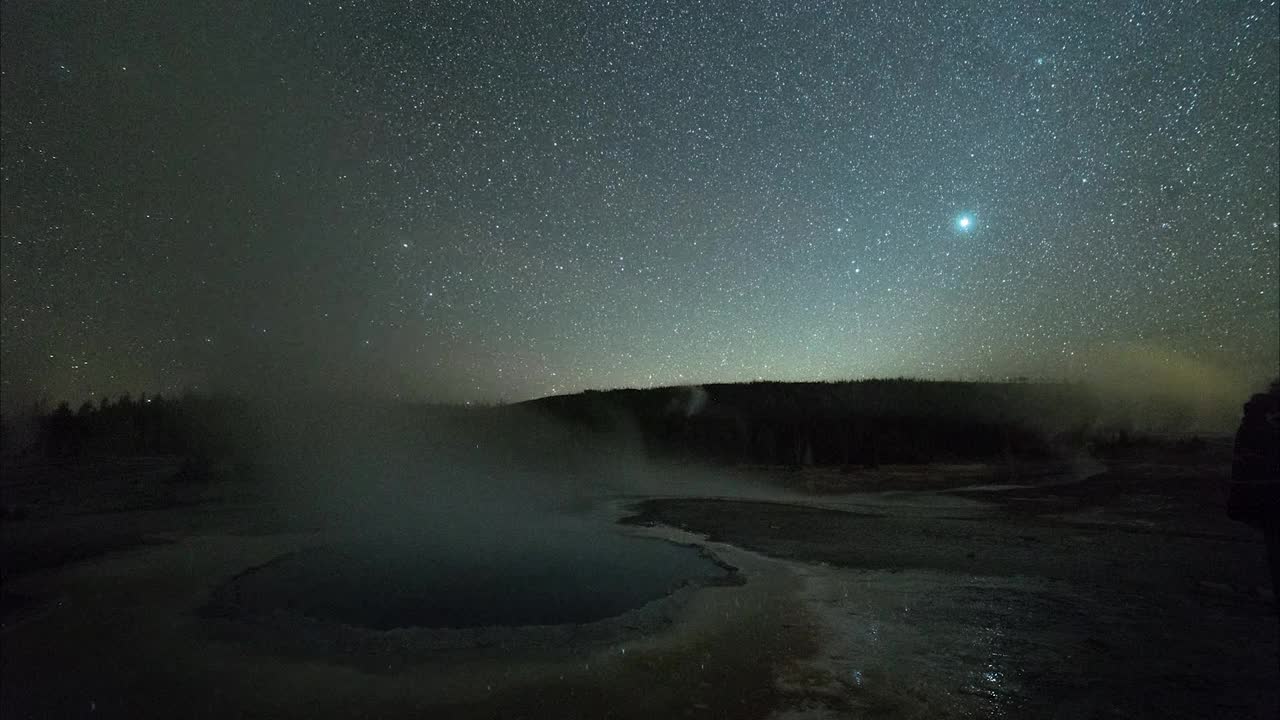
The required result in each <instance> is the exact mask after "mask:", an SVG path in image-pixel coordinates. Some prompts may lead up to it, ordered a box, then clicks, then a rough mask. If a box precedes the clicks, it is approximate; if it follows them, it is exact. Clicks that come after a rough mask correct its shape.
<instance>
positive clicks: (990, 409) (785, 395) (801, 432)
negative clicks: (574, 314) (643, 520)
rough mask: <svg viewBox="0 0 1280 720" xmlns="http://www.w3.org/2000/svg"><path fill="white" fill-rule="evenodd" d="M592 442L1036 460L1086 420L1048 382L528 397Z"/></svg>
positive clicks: (779, 454)
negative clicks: (629, 436) (625, 437)
mask: <svg viewBox="0 0 1280 720" xmlns="http://www.w3.org/2000/svg"><path fill="white" fill-rule="evenodd" d="M527 405H530V406H533V407H536V408H539V409H540V410H542V411H543V412H546V413H548V414H551V415H553V416H555V417H558V418H560V419H562V420H565V421H567V422H570V423H574V424H576V425H579V426H582V427H585V428H588V429H590V430H593V431H595V432H596V433H597V434H599V435H609V434H616V433H625V432H633V433H639V435H640V436H641V438H642V441H643V444H644V447H645V449H646V450H647V451H648V453H649V454H651V455H655V456H674V457H689V458H705V459H714V460H718V461H725V462H741V463H757V464H768V465H792V466H800V465H877V464H880V463H922V462H937V461H948V460H981V459H995V458H1001V457H1007V456H1020V457H1044V456H1048V455H1051V454H1053V453H1054V452H1055V450H1058V449H1060V448H1062V447H1063V446H1073V445H1074V446H1078V445H1080V444H1083V443H1084V441H1085V439H1086V435H1087V433H1088V428H1089V426H1090V423H1091V421H1092V418H1093V417H1094V416H1095V414H1096V413H1095V410H1094V408H1092V407H1089V405H1088V402H1087V401H1085V400H1083V399H1082V398H1081V397H1080V395H1079V393H1078V392H1077V390H1076V389H1075V388H1072V387H1070V386H1066V385H1061V384H1051V383H1039V384H1030V383H1013V384H1010V383H970V382H931V381H917V380H907V379H899V380H869V381H858V382H845V383H775V382H757V383H744V384H720V385H705V386H701V387H699V388H659V389H653V390H615V391H610V392H588V393H583V394H579V395H572V396H559V397H552V398H543V399H541V400H536V401H531V403H528V404H527Z"/></svg>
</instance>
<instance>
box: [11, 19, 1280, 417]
mask: <svg viewBox="0 0 1280 720" xmlns="http://www.w3.org/2000/svg"><path fill="white" fill-rule="evenodd" d="M182 5H186V3H144V2H122V3H117V2H110V3H106V2H88V1H83V2H82V1H79V0H77V1H75V2H6V3H5V4H4V6H3V8H4V9H3V17H2V18H0V20H2V22H0V33H2V34H3V38H2V41H3V42H2V53H3V82H2V92H3V95H2V100H3V102H2V103H0V121H2V126H0V128H2V131H3V158H2V166H3V167H2V168H0V169H2V171H3V185H2V186H0V188H2V189H0V201H2V208H0V210H2V224H0V230H2V243H3V245H2V253H3V255H2V258H3V272H2V291H3V303H2V317H0V322H2V324H0V332H2V337H0V380H2V382H3V391H4V395H5V398H6V400H11V399H14V398H23V399H25V398H29V397H32V396H36V395H45V396H49V397H50V398H52V399H54V400H57V399H61V398H67V399H70V400H72V401H73V402H74V401H78V400H80V399H83V398H85V397H88V396H90V395H92V394H98V395H101V394H103V393H109V394H112V395H115V394H118V393H120V392H124V391H130V392H133V393H134V394H135V395H136V394H137V393H138V392H140V391H148V392H152V393H154V392H166V393H172V392H179V391H181V390H182V389H183V388H187V387H199V388H218V387H229V388H230V387H236V386H237V385H243V386H246V387H249V386H252V385H253V383H271V384H278V383H298V384H299V385H300V386H302V387H309V388H328V389H337V390H339V391H342V392H353V393H357V394H362V395H370V396H378V397H381V396H396V397H401V398H406V399H430V400H449V401H457V400H481V401H492V400H499V399H506V400H517V399H523V398H527V397H532V396H537V395H543V394H548V393H563V392H569V391H576V390H580V389H583V388H588V387H596V388H602V387H618V386H649V385H661V384H673V383H690V382H715V381H737V380H745V379H755V378H767V379H780V380H797V379H837V378H857V377H869V376H900V375H907V376H917V377H926V378H966V379H968V378H980V377H993V378H1000V377H1005V376H1010V375H1029V376H1032V377H1046V378H1069V379H1070V378H1076V377H1084V376H1087V375H1088V374H1089V373H1090V372H1091V369H1092V368H1095V367H1096V366H1098V365H1099V364H1102V363H1105V362H1108V360H1107V359H1108V358H1113V357H1116V356H1118V355H1119V356H1123V355H1125V354H1126V353H1129V354H1132V353H1139V354H1143V355H1144V356H1146V357H1148V358H1153V359H1154V361H1155V362H1168V363H1189V364H1190V365H1189V366H1191V367H1212V368H1217V369H1222V370H1223V372H1231V373H1239V374H1242V375H1244V376H1248V377H1250V378H1258V379H1265V378H1266V376H1268V375H1274V374H1275V373H1276V368H1277V362H1278V360H1277V357H1278V353H1280V351H1278V349H1277V348H1278V347H1280V339H1278V333H1280V330H1278V328H1280V294H1278V293H1280V291H1278V289H1277V287H1278V284H1280V274H1278V273H1280V229H1278V225H1277V223H1278V222H1280V200H1278V196H1280V186H1278V183H1280V180H1278V174H1277V173H1278V165H1280V160H1278V157H1277V155H1278V153H1280V130H1278V127H1277V95H1278V85H1280V80H1278V77H1280V40H1278V37H1280V11H1278V9H1277V4H1276V3H1275V2H1274V1H1271V0H1268V2H1198V3H1197V2H1113V1H1112V0H1100V1H1097V2H1091V1H1084V2H1076V1H1075V0H1071V1H1067V2H1060V3H1049V4H1036V3H1029V2H1022V1H1021V0H1009V1H1003V2H999V1H998V2H987V1H986V0H983V1H981V2H972V3H963V4H961V3H933V2H881V3H876V2H849V3H846V4H843V5H842V4H841V3H837V2H829V1H824V2H795V1H794V0H788V1H786V2H776V3H775V2H737V1H730V2H701V3H700V2H688V1H686V0H673V1H671V2H605V1H604V0H600V1H598V2H594V1H593V2H584V3H560V2H546V3H535V2H505V1H504V2H493V3H487V4H486V3H482V2H459V3H422V4H420V5H414V6H409V5H408V4H407V3H406V4H398V3H385V4H368V3H364V2H355V1H353V0H345V1H339V2H326V3H318V2H313V3H304V2H301V1H298V2H294V1H292V0H290V1H288V2H270V3H269V2H248V3H207V4H206V5H207V7H179V6H182Z"/></svg>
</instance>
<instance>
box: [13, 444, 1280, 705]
mask: <svg viewBox="0 0 1280 720" xmlns="http://www.w3.org/2000/svg"><path fill="white" fill-rule="evenodd" d="M1227 457H1228V456H1227V448H1226V446H1225V445H1224V444H1223V443H1216V444H1215V443H1210V444H1208V445H1207V446H1203V447H1195V448H1191V449H1185V448H1184V449H1179V450H1174V449H1171V448H1170V447H1148V448H1141V447H1138V448H1125V449H1121V450H1115V451H1112V452H1111V453H1110V454H1108V455H1105V456H1102V457H1099V458H1097V459H1096V460H1091V461H1089V462H1087V463H1086V462H1082V463H1077V464H1076V465H1075V466H1074V467H1072V468H1067V467H1064V466H1049V465H1043V466H1038V467H1037V466H1032V465H1026V466H1020V467H1018V468H1009V467H1001V468H992V467H987V466H983V465H977V464H975V465H966V466H937V465H934V466H882V467H880V468H877V469H875V470H861V469H855V470H845V471H841V470H839V469H816V468H809V469H803V470H787V469H777V468H769V467H756V468H751V469H735V470H729V469H722V470H717V471H714V473H713V474H715V475H716V476H717V482H716V483H715V485H714V489H711V487H710V486H699V485H698V484H696V483H683V482H672V483H671V484H670V485H671V487H672V488H679V491H678V492H676V491H674V490H673V492H671V493H667V494H662V493H659V492H654V491H649V492H648V494H645V495H640V496H629V497H618V496H609V497H599V498H596V499H595V500H593V501H592V503H591V507H592V508H593V509H592V510H591V511H590V512H592V513H596V514H599V515H601V516H608V515H609V514H610V513H612V514H614V516H626V517H625V518H624V521H623V524H622V526H621V527H620V531H623V532H632V533H641V534H647V535H650V536H652V537H660V538H667V539H672V540H677V541H679V542H695V543H697V544H700V545H703V546H704V547H706V548H707V549H708V551H709V552H712V553H714V554H715V555H716V557H717V558H718V559H719V560H720V561H723V562H725V563H728V564H731V565H732V566H734V567H735V568H737V569H738V570H739V571H740V572H741V573H742V575H743V576H744V577H745V578H746V582H745V584H742V585H740V586H739V585H735V586H718V587H709V588H706V589H703V590H699V591H698V592H697V593H694V594H693V595H692V596H691V598H690V599H688V601H687V603H685V604H684V605H682V606H681V609H680V610H678V611H672V612H671V613H670V614H667V615H664V616H663V619H662V620H661V622H658V624H656V625H655V624H653V623H650V624H647V625H644V627H643V629H636V628H632V631H634V633H636V634H635V635H634V636H632V637H629V638H628V639H626V640H618V639H616V637H615V639H612V640H610V641H609V642H608V643H607V644H605V645H596V646H589V645H583V646H581V647H578V646H576V645H572V644H570V645H566V646H565V647H562V648H560V649H559V651H558V652H556V653H554V654H549V655H548V654H544V653H539V652H533V651H530V650H529V649H528V648H522V647H520V646H518V644H507V641H506V640H502V639H498V640H495V641H493V643H492V644H491V645H490V646H488V647H486V648H481V649H478V650H475V651H473V652H468V653H461V654H459V653H456V652H454V651H450V652H443V653H441V654H440V656H439V657H438V658H437V657H434V656H433V655H432V654H430V653H427V654H425V655H424V654H422V653H421V652H419V653H417V654H408V653H402V654H400V655H399V656H397V657H391V654H392V653H394V652H396V651H395V650H394V648H397V647H400V648H403V647H404V643H407V642H412V639H411V638H409V636H408V635H406V634H404V633H399V631H396V630H391V631H385V630H381V631H377V632H378V633H382V634H377V633H372V632H371V633H365V634H364V635H361V636H360V644H361V647H363V648H365V649H364V650H362V651H361V652H363V653H365V656H363V657H361V658H359V659H358V660H359V661H358V662H357V661H355V659H353V658H352V657H350V654H351V653H352V652H354V651H353V650H352V649H351V648H350V647H345V646H343V644H342V643H341V642H337V641H335V642H330V643H328V644H327V645H325V648H326V649H325V651H324V652H316V651H308V652H306V653H300V652H297V650H296V648H292V649H291V648H285V647H283V646H281V645H278V644H273V642H271V641H269V640H268V636H269V635H270V633H269V632H268V631H267V630H265V629H263V628H261V627H259V628H258V629H257V630H254V629H253V628H252V627H250V628H248V629H246V627H238V628H232V629H234V630H235V631H234V632H230V631H228V628H227V627H217V626H215V624H214V622H213V621H212V620H210V619H208V618H207V617H206V616H205V615H202V613H201V608H203V607H205V606H206V604H207V603H208V601H209V598H210V596H211V594H212V593H214V592H216V590H217V588H219V587H222V586H224V584H225V583H226V582H227V581H228V580H229V579H230V578H233V577H235V576H236V575H237V574H238V573H242V572H244V571H245V570H246V569H247V568H251V567H256V566H261V565H263V564H264V563H269V562H271V561H272V560H273V559H274V558H279V557H282V556H286V555H287V554H288V553H291V552H296V551H298V550H299V549H301V548H306V547H313V546H315V545H316V544H317V542H319V541H320V540H322V539H323V537H324V536H325V535H326V533H328V532H330V529H328V528H323V527H315V526H312V525H311V524H309V523H307V522H301V521H299V520H297V519H295V518H292V517H291V515H290V513H289V512H288V510H287V508H283V507H281V506H279V505H278V504H276V503H274V502H273V501H271V500H270V499H268V498H267V497H264V496H263V495H261V494H260V493H258V492H256V491H255V489H254V487H253V486H251V485H247V484H245V483H237V482H227V481H223V482H217V483H206V484H191V483H181V482H176V483H175V482H173V481H172V479H171V478H172V477H173V475H174V473H176V472H177V469H178V467H177V464H176V463H173V462H170V461H167V460H163V459H156V460H146V459H137V460H132V461H128V462H103V461H98V462H94V463H86V462H84V461H80V462H76V463H70V464H61V465H42V466H22V467H10V468H7V470H6V472H5V473H4V503H5V508H6V510H5V511H6V521H5V523H4V526H3V541H4V546H3V548H4V555H3V559H4V564H3V567H4V608H3V609H4V618H3V638H2V640H3V642H0V661H2V665H0V669H2V670H3V678H2V679H3V682H2V683H0V716H3V717H6V718H10V717H12V718H23V717H103V716H106V717H179V716H181V717H231V716H257V717H325V716H331V717H360V716H366V717H395V716H401V717H430V716H436V717H583V718H586V717H592V718H594V717H620V718H622V717H636V718H639V717H708V718H712V717H716V718H719V717H742V718H752V717H777V718H801V717H814V718H823V717H868V718H900V717H901V718H945V717H957V718H960V717H966V718H967V717H975V718H977V717H991V718H1026V717H1043V718H1121V717H1125V718H1129V717H1153V718H1252V717H1256V718H1273V717H1275V716H1276V711H1277V700H1276V688H1277V687H1280V677H1278V676H1277V670H1278V667H1277V650H1278V648H1277V624H1276V612H1275V600H1274V596H1273V595H1272V593H1271V590H1270V588H1269V584H1268V578H1267V575H1266V569H1265V568H1266V566H1265V557H1264V549H1263V546H1262V544H1261V542H1260V538H1259V537H1258V536H1257V534H1256V533H1254V532H1253V531H1252V530H1250V529H1249V528H1247V527H1244V526H1242V525H1239V524H1236V523H1233V522H1231V521H1229V520H1227V519H1226V518H1225V513H1224V511H1223V508H1222V496H1221V484H1222V482H1223V481H1224V480H1225V474H1226V472H1227ZM688 472H689V471H688V469H687V468H683V469H682V468H669V469H668V474H670V475H671V476H672V477H676V476H679V475H681V474H687V473H688ZM708 472H712V471H709V470H706V469H700V470H699V474H700V475H706V474H707V473H708ZM700 488H701V489H700ZM221 622H223V623H224V625H225V623H226V621H221ZM281 622H292V621H291V620H289V619H288V618H283V616H282V619H281ZM646 622H647V621H646ZM300 626H301V627H303V628H304V631H305V632H307V633H312V634H318V635H326V633H328V635H326V636H331V637H339V636H341V637H354V636H352V635H351V634H350V632H348V631H344V632H348V634H347V635H341V634H340V633H329V632H328V631H327V630H325V628H323V627H313V626H311V625H306V624H305V623H300ZM637 627H639V626H637ZM299 632H303V631H299ZM246 638H248V639H246ZM371 638H373V639H375V640H377V642H372V641H371V640H370V639H371ZM406 638H409V639H406ZM392 640H395V642H392ZM396 642H399V643H401V644H400V645H397V644H396ZM344 647H345V649H344ZM369 647H373V648H391V649H389V650H386V651H385V652H386V653H387V654H388V655H387V656H386V657H382V656H378V655H377V653H378V652H383V651H377V650H374V651H370V650H368V648H369ZM419 650H420V648H419ZM371 652H372V653H374V656H373V657H370V656H369V654H370V653H371ZM383 660H385V661H386V662H385V666H384V665H382V664H379V663H381V661H383Z"/></svg>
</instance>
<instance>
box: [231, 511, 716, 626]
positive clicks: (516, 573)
mask: <svg viewBox="0 0 1280 720" xmlns="http://www.w3.org/2000/svg"><path fill="white" fill-rule="evenodd" d="M731 578H732V571H731V570H730V569H728V568H726V567H725V566H723V565H721V564H718V563H717V562H715V561H713V560H712V559H711V558H709V557H708V556H706V555H704V554H703V553H702V552H700V551H699V550H698V549H697V548H693V547H687V546H682V545H676V544H673V543H669V542H664V541H661V540H653V539H645V538H636V537H628V536H623V535H617V534H614V533H605V534H601V535H592V536H589V537H569V538H566V537H552V538H541V539H531V540H529V541H526V542H522V543H515V544H512V545H510V546H505V547H496V548H495V547H489V548H487V549H486V548H476V547H466V546H458V547H452V548H450V549H448V550H447V551H446V550H443V549H439V548H435V549H433V548H431V547H429V546H414V545H411V544H404V543H400V542H390V541H389V542H383V543H374V542H364V543H358V544H346V545H331V546H325V547H320V548H314V549H310V550H305V551H302V552H298V553H294V554H291V555H287V556H284V557H282V558H280V559H278V560H276V561H274V562H272V563H269V564H267V565H264V566H262V567H259V568H255V569H253V570H250V571H248V572H246V573H244V574H242V575H240V576H239V577H237V578H236V579H234V580H232V581H231V583H230V584H229V586H228V587H227V588H224V590H223V594H224V597H234V602H235V604H236V605H237V606H238V607H239V609H240V610H241V611H242V612H250V613H254V614H270V613H272V612H277V611H281V610H284V611H288V612H290V613H294V614H298V615H303V616H306V617H310V618H313V619H317V620H325V621H334V622H340V623H343V624H347V625H354V626H359V627H368V628H374V629H379V630H388V629H391V628H401V627H428V628H442V627H452V628H468V627H483V626H522V625H559V624H563V623H588V622H593V621H596V620H601V619H604V618H608V617H613V616H615V615H619V614H622V613H624V612H626V611H628V610H631V609H633V608H637V607H640V606H642V605H644V604H646V603H648V602H649V601H651V600H655V599H657V598H660V597H663V596H664V595H667V594H669V593H671V592H672V591H674V590H676V589H678V588H679V587H681V586H682V585H685V584H687V583H690V582H697V583H703V584H720V583H724V582H726V581H729V580H731ZM228 593H229V594H228Z"/></svg>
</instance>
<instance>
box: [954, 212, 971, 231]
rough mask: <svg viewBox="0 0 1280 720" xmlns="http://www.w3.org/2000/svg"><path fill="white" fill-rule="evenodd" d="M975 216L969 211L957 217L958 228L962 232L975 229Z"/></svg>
mask: <svg viewBox="0 0 1280 720" xmlns="http://www.w3.org/2000/svg"><path fill="white" fill-rule="evenodd" d="M974 222H975V221H974V217H973V216H972V215H970V214H968V213H965V214H964V215H961V216H960V217H958V218H956V230H958V231H960V232H969V231H970V230H972V229H973V225H974Z"/></svg>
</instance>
